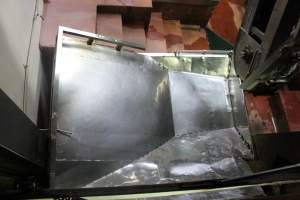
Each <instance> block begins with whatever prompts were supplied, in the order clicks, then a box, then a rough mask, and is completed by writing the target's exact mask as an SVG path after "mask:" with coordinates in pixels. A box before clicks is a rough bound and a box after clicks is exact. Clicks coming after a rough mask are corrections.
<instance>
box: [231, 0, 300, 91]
mask: <svg viewBox="0 0 300 200" xmlns="http://www.w3.org/2000/svg"><path fill="white" fill-rule="evenodd" d="M299 10H300V4H299V2H298V1H297V0H284V1H279V0H272V1H261V0H253V1H248V8H247V11H246V14H245V17H244V20H243V24H242V27H241V29H240V33H239V37H238V42H237V44H236V46H235V54H234V62H235V66H236V72H237V74H238V75H239V77H240V78H241V80H242V82H243V83H242V85H241V86H242V88H243V89H245V90H250V91H253V92H256V93H259V92H261V93H266V92H268V91H274V90H276V89H278V88H279V87H282V86H283V85H286V84H287V83H288V82H289V81H291V80H293V79H294V78H295V76H297V75H298V74H299V59H300V58H299V42H300V32H299V29H300V18H299Z"/></svg>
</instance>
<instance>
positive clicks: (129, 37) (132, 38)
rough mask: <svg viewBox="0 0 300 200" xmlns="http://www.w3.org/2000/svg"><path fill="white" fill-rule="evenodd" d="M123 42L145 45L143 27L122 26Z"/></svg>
mask: <svg viewBox="0 0 300 200" xmlns="http://www.w3.org/2000/svg"><path fill="white" fill-rule="evenodd" d="M123 35H124V40H126V41H128V42H133V43H137V44H140V45H144V46H145V44H146V35H145V30H144V26H142V25H125V26H123Z"/></svg>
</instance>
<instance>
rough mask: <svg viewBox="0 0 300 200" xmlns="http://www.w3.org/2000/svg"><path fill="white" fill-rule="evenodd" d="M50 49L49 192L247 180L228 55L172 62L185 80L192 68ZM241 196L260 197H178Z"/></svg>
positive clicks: (89, 50) (244, 129) (71, 43)
mask: <svg viewBox="0 0 300 200" xmlns="http://www.w3.org/2000/svg"><path fill="white" fill-rule="evenodd" d="M76 36H78V35H76ZM58 44H61V45H62V46H61V47H60V46H58V48H57V53H56V56H57V59H56V69H55V72H56V73H55V87H54V102H53V104H54V106H53V116H52V117H53V118H52V133H53V134H52V141H53V142H54V144H55V150H54V151H53V152H54V159H53V160H52V168H51V169H52V171H51V173H52V187H54V188H80V187H87V188H90V187H93V188H94V187H108V186H120V185H136V184H150V185H151V184H159V183H172V182H182V181H193V180H210V179H216V178H231V177H239V176H242V175H247V174H250V173H251V171H250V169H249V168H248V166H247V164H246V163H245V162H244V161H243V159H244V158H248V159H249V158H252V156H253V155H252V151H251V138H250V137H249V131H248V126H247V118H246V115H245V109H244V99H243V92H242V90H241V89H240V88H239V84H240V82H239V79H238V78H236V77H234V72H233V71H232V70H231V69H232V68H231V62H230V60H231V57H230V55H229V53H228V52H226V53H224V54H222V52H217V53H212V54H211V55H210V54H208V53H205V54H203V53H199V57H197V53H196V52H192V53H191V54H190V55H191V56H190V57H189V56H188V55H189V53H187V52H185V53H184V54H182V57H176V58H175V57H174V59H175V60H176V59H177V60H183V61H184V60H187V61H188V62H189V60H190V61H191V63H190V64H191V65H190V71H193V70H192V63H193V62H194V61H195V60H196V61H197V62H196V64H197V66H194V67H195V69H197V70H194V71H195V72H197V73H191V72H189V73H187V72H181V71H189V70H187V68H186V67H185V66H181V68H180V65H181V64H180V63H179V68H176V67H175V68H173V69H175V70H176V71H171V70H170V71H167V70H166V69H167V68H168V67H166V66H163V65H164V64H165V63H160V64H159V63H158V62H157V61H155V60H154V59H152V58H151V57H149V56H147V55H137V54H133V53H129V52H125V51H121V52H117V51H115V50H113V49H110V48H106V47H101V46H98V45H87V44H86V42H85V41H84V40H82V39H78V38H74V37H69V36H64V37H62V36H61V38H60V37H59V39H58ZM168 56H169V57H170V55H168ZM174 56H178V55H174ZM155 57H157V55H155ZM156 59H157V58H156ZM172 59H173V58H172ZM172 59H171V60H172ZM174 59H173V60H174ZM158 60H159V59H158ZM200 61H201V62H200ZM188 62H187V63H188ZM222 63H223V64H222ZM169 68H170V67H169ZM53 163H54V164H53ZM53 166H54V167H53ZM245 193H248V194H262V192H261V190H260V189H259V188H255V189H254V190H253V191H247V190H243V189H239V190H232V191H227V192H224V193H223V192H218V193H213V194H205V195H204V196H202V194H199V195H200V196H199V195H196V196H193V195H187V196H184V197H178V198H183V199H199V198H200V197H201V198H204V199H209V198H210V197H213V198H221V197H222V198H225V197H226V198H228V197H237V196H239V195H241V196H245V195H244V194H245ZM225 194H226V195H227V196H226V195H225Z"/></svg>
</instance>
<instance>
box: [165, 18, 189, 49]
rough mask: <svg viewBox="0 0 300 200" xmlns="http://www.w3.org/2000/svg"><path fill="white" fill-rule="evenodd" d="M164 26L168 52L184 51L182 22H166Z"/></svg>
mask: <svg viewBox="0 0 300 200" xmlns="http://www.w3.org/2000/svg"><path fill="white" fill-rule="evenodd" d="M163 24H164V33H165V38H166V42H167V50H168V52H175V51H179V50H183V49H184V45H183V39H182V30H181V24H180V21H179V20H164V21H163Z"/></svg>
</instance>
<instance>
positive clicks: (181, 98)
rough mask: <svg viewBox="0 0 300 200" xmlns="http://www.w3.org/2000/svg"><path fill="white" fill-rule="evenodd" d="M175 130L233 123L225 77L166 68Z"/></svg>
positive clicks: (189, 129)
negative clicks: (168, 75)
mask: <svg viewBox="0 0 300 200" xmlns="http://www.w3.org/2000/svg"><path fill="white" fill-rule="evenodd" d="M169 74H170V86H171V97H172V108H173V119H174V127H175V132H176V134H184V133H190V132H195V131H208V130H217V129H224V128H230V127H233V120H232V117H231V105H230V99H228V95H229V94H228V85H227V80H226V79H225V78H224V77H217V76H206V75H199V74H192V73H183V72H169Z"/></svg>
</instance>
